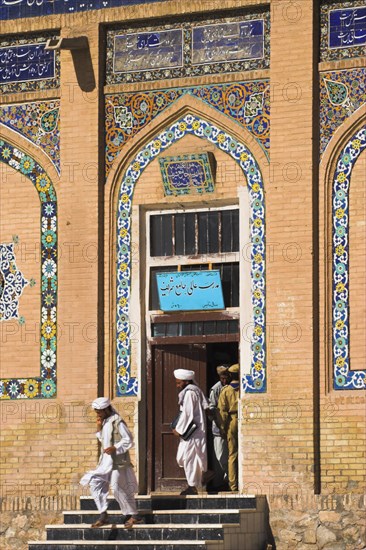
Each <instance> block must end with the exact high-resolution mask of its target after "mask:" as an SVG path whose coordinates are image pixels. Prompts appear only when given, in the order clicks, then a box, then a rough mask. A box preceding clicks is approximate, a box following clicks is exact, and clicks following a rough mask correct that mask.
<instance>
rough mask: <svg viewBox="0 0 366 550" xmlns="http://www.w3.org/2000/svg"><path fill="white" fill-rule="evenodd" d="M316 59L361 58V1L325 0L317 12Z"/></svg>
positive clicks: (365, 10) (365, 26)
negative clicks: (318, 41) (317, 39)
mask: <svg viewBox="0 0 366 550" xmlns="http://www.w3.org/2000/svg"><path fill="white" fill-rule="evenodd" d="M320 26H321V31H320V59H321V61H334V60H336V59H349V58H352V57H360V56H362V55H365V45H366V3H365V0H352V1H343V2H339V1H331V0H325V1H323V3H322V5H321V12H320Z"/></svg>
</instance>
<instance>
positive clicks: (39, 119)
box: [0, 99, 60, 173]
mask: <svg viewBox="0 0 366 550" xmlns="http://www.w3.org/2000/svg"><path fill="white" fill-rule="evenodd" d="M59 109H60V101H59V100H58V99H53V100H50V101H34V102H32V103H21V104H14V105H0V120H1V122H2V123H3V124H5V126H7V127H8V128H11V129H12V130H15V131H16V132H18V133H19V134H21V135H22V136H24V137H25V138H27V139H29V140H30V141H31V142H32V143H35V144H36V145H37V146H38V147H39V148H40V149H42V151H44V153H46V155H47V156H48V158H49V159H50V161H51V162H52V164H53V165H54V167H55V168H56V170H57V172H58V173H60V117H59Z"/></svg>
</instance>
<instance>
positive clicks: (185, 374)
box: [174, 369, 195, 380]
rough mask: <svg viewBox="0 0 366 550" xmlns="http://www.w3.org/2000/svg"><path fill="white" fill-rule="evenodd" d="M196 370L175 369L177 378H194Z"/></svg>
mask: <svg viewBox="0 0 366 550" xmlns="http://www.w3.org/2000/svg"><path fill="white" fill-rule="evenodd" d="M194 375H195V372H194V370H186V369H177V370H175V371H174V377H175V378H176V379H177V380H194Z"/></svg>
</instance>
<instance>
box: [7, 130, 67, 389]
mask: <svg viewBox="0 0 366 550" xmlns="http://www.w3.org/2000/svg"><path fill="white" fill-rule="evenodd" d="M0 161H1V162H3V163H5V164H7V165H8V166H10V167H11V168H13V169H14V170H16V171H18V172H19V173H20V174H22V175H24V176H26V177H27V178H28V179H29V180H30V181H31V182H32V184H33V185H34V187H35V189H36V191H37V193H38V196H39V200H40V204H41V217H40V218H41V227H40V230H41V235H40V239H41V319H40V327H41V334H40V344H41V349H40V353H41V373H40V376H38V377H33V378H9V379H2V380H0V399H42V398H43V399H46V398H54V397H56V350H57V325H56V321H57V197H56V192H55V189H54V186H53V184H52V182H51V179H50V178H49V176H48V175H47V173H46V172H45V171H44V169H43V168H42V166H41V165H40V164H38V162H37V161H36V160H35V159H34V158H33V157H32V156H30V155H27V154H26V153H25V152H24V151H22V150H20V149H19V148H17V147H14V146H13V145H11V144H10V143H8V142H6V141H4V140H1V139H0ZM4 322H6V321H4Z"/></svg>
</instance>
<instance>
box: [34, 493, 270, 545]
mask: <svg viewBox="0 0 366 550" xmlns="http://www.w3.org/2000/svg"><path fill="white" fill-rule="evenodd" d="M136 501H137V505H138V509H139V511H140V514H141V515H142V516H143V517H144V521H145V523H144V524H143V525H138V526H134V527H133V529H125V528H124V525H123V516H122V515H121V512H120V510H119V507H118V504H117V502H116V501H115V500H114V499H113V498H110V502H109V506H108V514H109V516H110V519H111V522H112V523H111V525H107V526H104V527H101V528H99V529H91V528H90V525H91V523H93V522H94V521H95V520H96V518H97V517H98V516H99V513H98V512H97V510H96V508H95V504H94V501H93V499H91V498H90V497H81V500H80V508H81V509H80V510H75V511H69V512H64V524H61V525H47V526H46V530H47V540H46V541H31V542H29V543H28V547H29V550H117V549H118V550H266V549H267V548H271V546H267V541H268V540H269V539H268V513H267V507H266V501H265V497H254V496H243V495H232V494H231V493H224V494H220V495H207V494H205V493H204V494H203V495H200V496H185V497H183V496H172V495H153V496H138V497H137V499H136Z"/></svg>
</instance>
